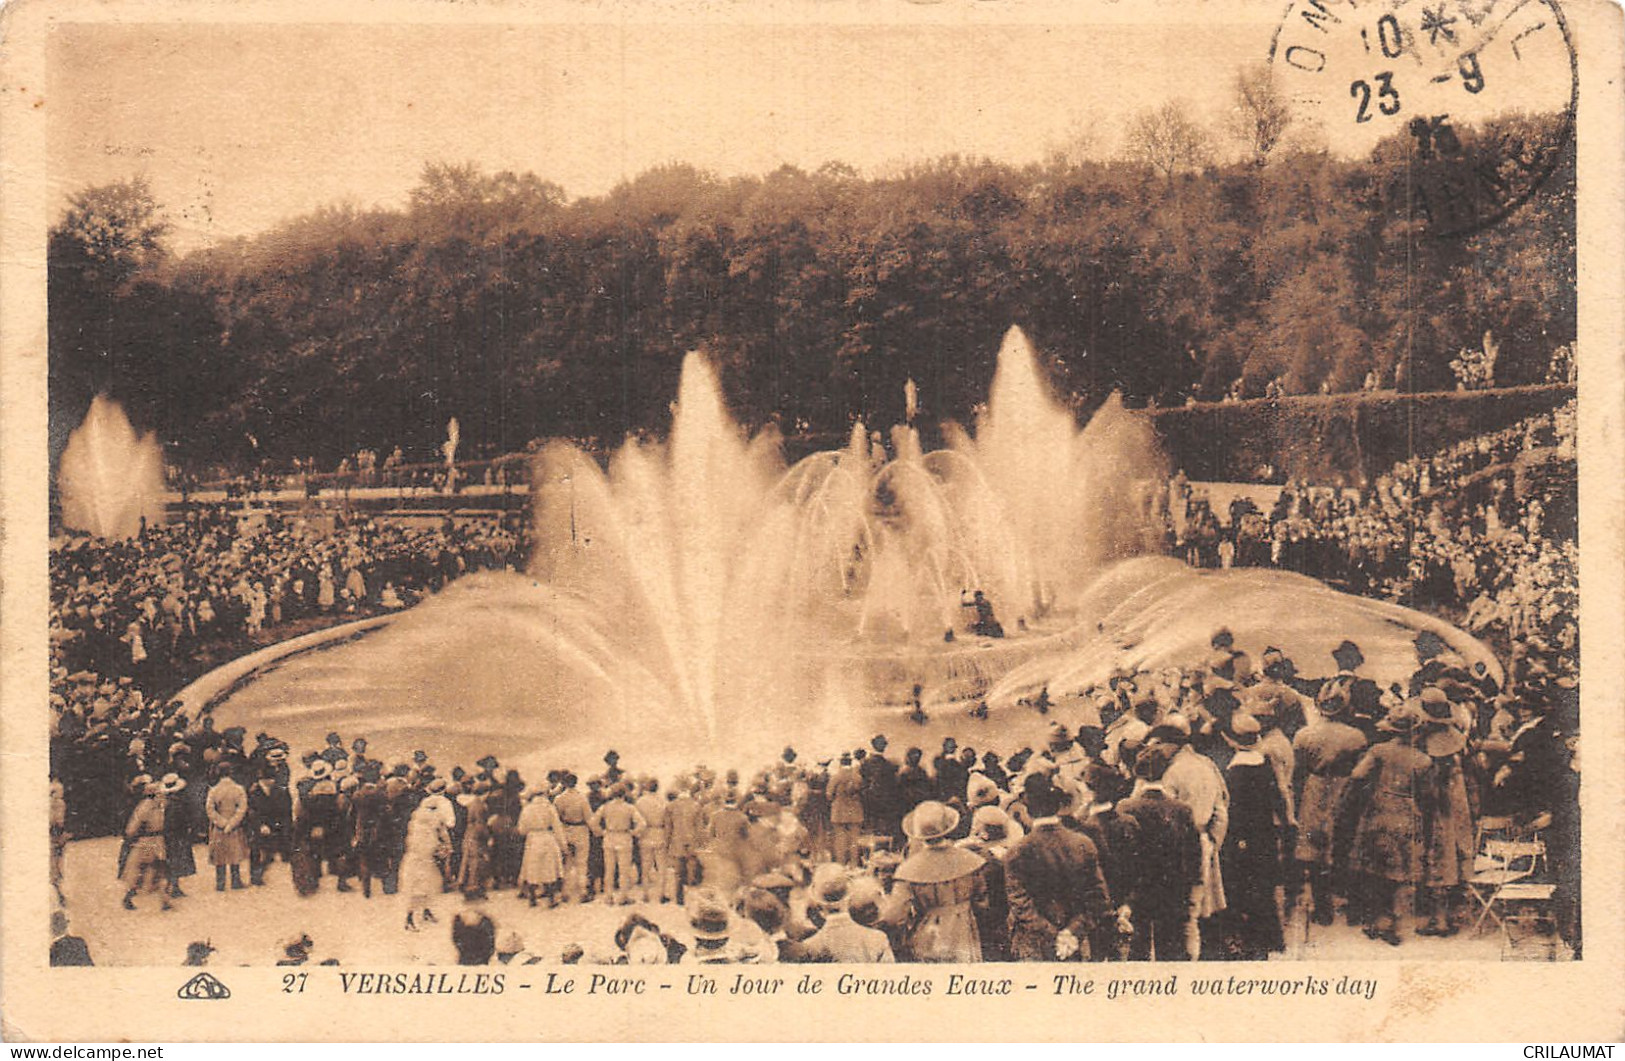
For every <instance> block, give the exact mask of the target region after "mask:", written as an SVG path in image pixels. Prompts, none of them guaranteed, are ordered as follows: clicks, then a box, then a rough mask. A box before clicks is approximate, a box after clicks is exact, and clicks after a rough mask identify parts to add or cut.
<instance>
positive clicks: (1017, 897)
mask: <svg viewBox="0 0 1625 1061" xmlns="http://www.w3.org/2000/svg"><path fill="white" fill-rule="evenodd" d="M1065 800H1066V796H1065V794H1063V793H1062V792H1061V791H1060V790H1058V789H1057V788H1056V787H1055V785H1054V784H1053V782H1051V780H1050V779H1049V777H1048V776H1047V775H1044V774H1032V775H1029V776H1028V778H1027V782H1026V785H1025V787H1024V789H1023V801H1024V802H1025V803H1026V805H1027V811H1028V813H1030V814H1031V815H1032V818H1033V830H1032V832H1030V833H1028V834H1027V835H1026V836H1025V837H1023V838H1022V839H1021V842H1020V843H1018V844H1016V846H1015V847H1014V848H1012V849H1011V851H1010V854H1009V857H1008V858H1007V859H1006V860H1005V890H1006V894H1007V895H1008V898H1009V902H1010V953H1011V957H1012V958H1014V959H1015V960H1016V961H1055V960H1056V959H1060V960H1062V961H1066V960H1069V959H1073V960H1078V959H1083V958H1087V957H1088V956H1089V955H1088V953H1087V952H1088V950H1089V943H1088V941H1089V940H1091V939H1094V938H1096V934H1097V932H1098V931H1099V926H1100V924H1101V922H1103V921H1104V920H1106V919H1107V918H1108V917H1110V916H1111V913H1112V911H1111V897H1110V896H1109V895H1108V894H1107V892H1106V881H1105V879H1104V878H1103V877H1102V876H1101V872H1100V859H1099V855H1098V854H1097V852H1096V851H1095V845H1094V844H1093V843H1092V842H1090V840H1089V838H1088V837H1086V836H1083V835H1082V834H1080V833H1077V832H1074V831H1073V830H1071V829H1067V828H1065V827H1063V826H1062V825H1061V819H1060V817H1059V815H1060V811H1061V806H1062V804H1063V803H1064V802H1065Z"/></svg>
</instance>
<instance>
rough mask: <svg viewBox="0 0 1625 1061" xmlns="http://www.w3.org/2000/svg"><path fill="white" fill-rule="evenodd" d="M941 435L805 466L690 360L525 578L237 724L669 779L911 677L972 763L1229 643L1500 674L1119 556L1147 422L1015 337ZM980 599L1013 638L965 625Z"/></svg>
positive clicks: (249, 694)
mask: <svg viewBox="0 0 1625 1061" xmlns="http://www.w3.org/2000/svg"><path fill="white" fill-rule="evenodd" d="M944 435H945V438H946V440H947V442H946V445H945V446H944V448H942V449H938V450H936V451H934V452H930V453H927V452H924V451H923V447H922V446H921V442H920V437H919V435H918V434H917V432H916V431H915V429H914V428H913V427H912V425H910V424H903V425H900V426H898V427H895V428H893V429H892V432H891V434H890V450H889V452H888V450H887V448H886V446H885V445H884V444H883V442H882V440H881V436H880V434H879V433H871V432H870V431H869V430H868V429H867V428H866V427H865V426H864V425H863V424H861V423H858V424H854V425H853V426H852V431H851V435H850V438H849V441H848V443H847V445H846V447H845V448H844V449H842V450H832V451H827V452H823V453H815V454H813V455H811V456H809V457H807V458H806V459H804V460H801V461H799V462H797V463H796V464H795V465H794V466H793V467H788V468H787V467H786V466H785V461H784V458H783V456H782V452H781V446H780V440H779V438H778V436H777V435H776V434H775V433H774V432H772V431H771V430H769V431H764V432H762V433H761V434H758V435H757V436H756V437H754V438H752V437H750V436H749V435H748V434H747V433H746V432H745V431H744V430H743V429H742V428H741V427H740V426H739V425H738V424H737V423H735V422H734V421H733V420H732V419H731V418H730V417H729V415H728V412H727V409H726V407H725V405H724V402H723V398H722V391H721V388H720V386H719V384H718V381H717V378H716V375H715V372H714V371H713V370H712V368H711V366H710V365H709V364H708V363H707V362H706V360H705V359H704V358H703V357H701V356H699V355H690V356H689V358H688V359H687V361H685V363H684V366H683V374H682V381H681V384H680V388H679V394H678V398H677V403H676V410H675V415H674V419H673V426H672V432H671V435H670V437H669V438H668V439H667V440H666V441H665V442H663V443H654V442H646V441H641V440H634V441H629V442H627V443H626V444H625V445H624V446H623V447H622V448H621V449H620V451H619V452H617V453H616V454H615V456H614V457H613V458H612V459H611V461H610V462H609V466H608V468H607V469H605V468H601V467H599V465H598V463H597V462H596V461H595V460H594V459H593V458H592V457H590V456H589V455H587V454H586V453H584V452H582V451H581V450H579V449H577V448H575V447H573V446H570V445H566V444H563V443H558V444H554V445H552V446H549V447H547V448H545V449H544V450H543V452H542V453H541V454H540V455H539V456H538V459H537V467H536V470H535V472H536V473H535V476H534V480H535V483H534V487H533V490H534V496H533V509H534V513H535V521H536V546H535V553H534V561H533V568H532V571H531V572H530V573H529V575H528V576H520V575H515V574H498V573H485V574H476V575H471V576H469V577H467V578H464V579H459V580H458V581H457V582H456V583H455V584H453V585H452V586H450V587H448V588H447V589H446V590H445V591H444V592H442V593H440V594H439V595H438V596H437V597H436V598H435V599H434V600H431V601H429V602H427V603H425V604H423V605H421V606H420V607H417V608H413V609H412V610H410V611H409V612H406V613H405V614H403V615H401V616H399V617H398V618H395V619H393V620H391V621H390V623H389V625H388V627H387V628H385V629H383V630H382V631H381V632H379V633H377V634H376V635H372V636H369V637H368V638H367V639H366V640H365V641H362V642H360V643H357V644H352V645H345V646H342V647H336V648H334V649H333V650H332V651H331V652H321V653H309V654H305V655H303V656H301V657H299V658H297V659H290V660H287V661H284V662H282V663H280V664H279V665H278V666H277V667H275V668H271V669H270V670H269V672H268V673H267V674H266V675H265V676H264V677H261V678H257V679H255V680H254V681H252V682H250V683H248V684H247V685H245V686H243V687H241V688H239V689H236V690H235V691H233V692H231V693H230V695H229V697H228V702H227V704H226V705H224V707H223V710H222V712H221V713H220V714H219V716H218V717H221V718H222V719H223V720H224V719H225V718H234V719H236V720H237V721H239V722H241V723H242V724H244V725H254V726H263V727H267V729H268V730H270V731H274V732H278V733H282V734H285V735H286V736H288V737H289V739H293V740H296V741H304V742H306V743H308V744H309V745H310V746H313V747H315V746H319V745H320V744H321V741H322V739H323V735H324V734H326V733H328V732H331V731H334V730H339V731H343V732H350V731H359V732H362V733H365V734H366V735H367V737H368V739H369V740H371V741H374V742H375V743H376V746H377V747H378V748H380V749H384V748H389V749H393V753H394V754H407V753H409V751H410V750H411V749H414V748H428V747H432V748H435V749H437V751H436V754H437V756H439V755H445V756H446V757H448V758H449V759H450V760H451V761H459V760H460V761H463V762H471V761H473V760H474V759H477V758H478V757H480V756H483V755H485V754H488V753H492V752H495V753H496V754H498V755H499V756H501V757H502V759H503V761H504V762H505V763H506V762H511V761H515V760H520V761H524V762H525V763H526V764H527V776H528V774H529V773H530V767H532V766H536V767H540V766H544V765H545V766H547V767H556V766H558V765H560V764H561V763H562V764H571V765H573V766H576V767H578V768H586V767H591V766H592V765H593V764H595V763H596V762H597V761H598V759H599V757H600V756H601V755H602V754H603V750H604V749H605V748H608V747H614V748H616V749H618V750H619V751H620V752H621V753H622V754H623V755H626V756H627V761H628V762H637V763H639V764H640V768H649V769H664V768H667V767H676V766H692V765H693V764H694V763H695V762H696V761H701V760H704V761H709V762H710V763H712V764H713V765H717V764H719V763H720V764H729V765H739V764H751V763H757V764H759V763H763V762H768V761H771V760H772V759H773V758H774V757H776V755H777V753H778V750H779V749H780V748H782V747H783V746H784V744H785V743H787V742H788V743H792V744H794V745H795V746H796V747H797V748H800V749H802V750H803V751H804V752H808V751H822V752H824V753H828V752H830V751H831V750H837V749H839V748H842V747H851V746H852V742H853V741H854V740H860V739H861V738H862V736H863V735H865V734H867V733H872V732H874V729H873V728H871V727H879V728H881V729H887V728H888V727H891V726H895V725H898V724H902V719H903V718H904V715H905V710H906V709H905V708H903V707H902V706H901V705H902V703H903V702H904V700H905V699H906V698H907V697H908V696H909V691H910V689H911V688H912V686H913V685H914V684H915V683H921V684H923V685H924V686H925V698H926V700H927V702H928V703H929V704H930V705H931V722H930V725H931V726H934V727H939V729H937V730H936V731H934V732H932V734H931V735H932V736H940V735H942V734H944V733H953V732H956V727H964V726H966V725H968V724H971V723H969V721H968V720H967V719H966V718H965V714H964V711H965V703H966V701H967V700H985V701H986V702H987V703H988V704H989V705H990V707H991V711H990V714H989V719H988V721H987V722H985V723H976V724H975V725H977V726H981V725H986V726H988V727H991V728H990V729H987V730H981V729H978V730H977V732H978V733H980V734H982V735H981V736H979V737H978V743H979V744H980V743H983V742H985V741H988V740H993V739H994V735H995V734H1002V735H1003V737H1001V738H999V739H1003V738H1006V737H1007V738H1009V739H1011V740H1017V741H1023V742H1029V743H1030V742H1031V741H1033V740H1035V739H1041V738H1042V727H1043V726H1044V725H1046V724H1047V720H1045V719H1043V718H1042V717H1041V716H1039V715H1038V714H1037V713H1036V712H1032V711H1027V710H1024V709H1021V708H1019V707H1016V706H1015V705H1016V704H1017V702H1018V701H1019V699H1021V698H1023V697H1030V696H1032V695H1033V694H1034V693H1035V692H1036V691H1037V690H1038V689H1041V688H1042V689H1047V690H1048V691H1049V692H1050V693H1051V695H1052V699H1053V700H1054V701H1055V702H1056V703H1057V705H1058V707H1057V712H1058V713H1060V714H1061V715H1062V716H1063V717H1066V718H1071V716H1070V715H1069V714H1067V713H1068V712H1071V711H1073V710H1075V709H1076V707H1077V704H1078V703H1079V699H1078V693H1079V691H1080V690H1082V689H1083V688H1084V687H1085V686H1087V685H1088V684H1090V683H1091V682H1095V681H1101V680H1104V678H1105V677H1106V675H1107V674H1109V673H1110V672H1111V670H1112V669H1113V668H1115V667H1117V666H1123V665H1128V666H1134V667H1141V666H1145V667H1161V666H1164V665H1167V664H1200V662H1201V661H1202V660H1204V659H1205V658H1206V656H1207V654H1208V646H1209V637H1210V635H1211V633H1212V631H1213V630H1214V629H1215V628H1216V627H1217V626H1220V625H1224V626H1227V627H1229V628H1230V629H1231V630H1232V631H1233V632H1234V634H1235V636H1236V641H1237V644H1238V645H1240V646H1242V647H1243V648H1245V649H1246V650H1248V651H1249V652H1252V653H1254V654H1255V656H1256V654H1257V653H1260V652H1262V651H1263V649H1264V648H1265V647H1266V646H1268V645H1277V646H1281V647H1284V648H1286V649H1287V650H1288V651H1289V652H1290V653H1291V654H1292V656H1293V658H1295V659H1298V660H1300V661H1302V665H1303V666H1304V667H1305V672H1306V673H1314V670H1313V668H1315V667H1316V666H1317V661H1320V662H1321V663H1322V664H1324V663H1327V662H1329V661H1330V657H1329V653H1330V651H1331V649H1332V647H1333V646H1335V645H1336V644H1337V643H1338V642H1339V641H1340V640H1341V639H1342V638H1345V637H1350V638H1353V639H1355V640H1356V641H1358V642H1359V644H1360V645H1361V647H1362V649H1363V651H1364V652H1365V654H1366V657H1367V660H1368V664H1367V673H1370V674H1373V675H1374V676H1378V677H1382V676H1386V678H1385V680H1393V679H1396V678H1402V677H1403V676H1405V675H1406V674H1408V673H1409V671H1410V668H1411V665H1412V663H1413V661H1414V652H1413V650H1412V646H1411V638H1412V637H1413V636H1414V631H1415V630H1417V629H1434V630H1435V631H1436V632H1438V633H1440V634H1441V636H1444V637H1445V639H1446V641H1447V642H1448V643H1450V644H1451V645H1452V647H1453V648H1455V649H1457V650H1458V651H1459V652H1460V653H1461V655H1462V657H1463V658H1464V659H1466V660H1468V661H1469V662H1474V661H1479V660H1483V661H1485V662H1486V665H1487V666H1489V667H1490V668H1491V670H1492V671H1493V670H1494V669H1495V665H1494V661H1493V658H1492V657H1491V656H1490V654H1489V652H1488V650H1486V649H1484V647H1483V646H1482V645H1479V644H1478V643H1477V642H1475V641H1473V640H1472V639H1471V638H1470V637H1467V636H1466V635H1464V634H1462V633H1461V632H1460V631H1456V630H1453V629H1451V628H1449V627H1446V626H1444V625H1443V624H1441V623H1439V622H1438V621H1437V620H1433V619H1430V618H1428V617H1426V616H1421V615H1418V614H1416V613H1413V612H1407V611H1405V609H1402V608H1399V607H1397V606H1395V605H1391V604H1385V603H1382V602H1378V601H1371V600H1365V599H1362V598H1358V597H1352V596H1349V595H1347V594H1342V593H1337V592H1335V591H1333V590H1331V589H1329V588H1327V587H1326V586H1324V585H1322V584H1320V583H1318V582H1315V581H1314V580H1312V579H1309V578H1305V577H1303V576H1300V575H1293V574H1289V573H1286V572H1279V571H1268V570H1259V569H1240V570H1232V571H1199V570H1194V569H1191V568H1188V567H1186V566H1185V565H1184V564H1182V563H1181V562H1179V561H1177V560H1174V559H1171V558H1168V557H1162V556H1155V555H1152V556H1139V557H1137V558H1135V559H1126V560H1125V558H1128V557H1132V556H1135V554H1137V553H1141V552H1148V553H1155V552H1157V550H1156V548H1155V547H1154V543H1152V542H1151V541H1149V540H1148V538H1151V537H1154V536H1155V534H1154V528H1155V527H1156V524H1155V523H1154V521H1152V520H1149V519H1147V518H1146V515H1145V514H1146V509H1147V507H1148V497H1147V494H1146V490H1145V488H1146V487H1148V486H1149V485H1150V483H1151V482H1155V481H1158V477H1159V476H1160V475H1161V473H1162V472H1163V471H1164V470H1165V469H1164V466H1163V463H1162V460H1161V458H1160V456H1159V455H1158V452H1157V447H1156V445H1155V442H1154V438H1153V434H1152V428H1151V426H1150V425H1149V424H1148V423H1147V422H1146V420H1145V418H1143V417H1141V416H1139V415H1136V414H1134V413H1131V412H1129V411H1128V410H1125V409H1124V408H1123V407H1122V405H1121V403H1120V402H1118V401H1117V400H1116V399H1115V398H1113V399H1111V400H1108V401H1107V402H1106V403H1105V404H1104V405H1103V406H1101V408H1100V409H1099V410H1097V411H1096V413H1095V415H1094V416H1093V418H1092V419H1091V420H1090V422H1089V424H1088V426H1086V427H1084V428H1083V429H1082V430H1079V428H1078V426H1077V421H1076V419H1075V417H1074V416H1073V414H1072V412H1071V410H1069V409H1068V408H1067V407H1066V406H1064V405H1063V404H1061V403H1060V402H1058V401H1057V400H1056V399H1055V397H1054V396H1053V395H1052V393H1051V392H1050V389H1049V388H1048V387H1047V386H1046V385H1045V382H1044V379H1043V375H1042V373H1041V371H1040V368H1039V365H1038V362H1037V359H1036V358H1035V356H1034V354H1033V351H1032V349H1031V347H1030V346H1029V345H1028V343H1027V341H1026V339H1025V338H1024V337H1023V336H1022V335H1021V333H1020V332H1019V331H1015V330H1012V331H1011V332H1010V334H1009V335H1008V336H1007V337H1006V339H1005V342H1004V345H1003V347H1002V349H1001V350H1000V352H999V359H998V368H997V372H996V374H995V377H994V381H993V387H992V391H991V394H990V396H989V400H988V404H987V407H986V409H985V410H983V411H982V412H981V414H980V415H979V416H978V417H977V418H976V421H975V423H974V425H973V429H972V430H961V429H959V428H957V427H953V426H952V425H949V426H947V427H946V428H945V431H944ZM448 441H449V440H448ZM1119 561H1124V562H1119ZM976 589H980V590H982V591H983V592H984V594H985V595H986V596H987V598H989V599H990V600H991V601H992V602H993V605H994V607H995V608H996V609H997V610H998V616H999V619H1000V620H1001V621H1002V624H1003V626H1004V629H1005V632H1006V634H1007V636H1006V637H1004V638H994V637H989V636H982V633H979V632H977V631H975V630H973V629H972V628H971V623H970V620H971V619H972V618H974V615H973V614H972V613H971V612H970V611H969V610H968V609H966V608H964V607H962V604H961V601H962V599H963V598H962V594H963V593H964V592H965V591H971V590H976ZM950 630H951V631H953V632H954V635H955V636H954V637H953V639H952V640H949V639H947V638H946V637H945V634H946V633H947V632H948V631H950ZM984 632H985V631H984ZM210 695H212V694H210ZM1023 727H1026V728H1025V729H1024V728H1023ZM1034 729H1036V730H1037V732H1033V730H1034ZM891 732H892V733H893V735H894V736H895V735H896V730H895V729H894V730H892V731H891ZM957 732H959V733H960V735H963V733H964V732H965V731H964V730H963V729H962V728H959V729H958V730H957ZM1018 734H1019V735H1018ZM916 739H917V740H918V741H919V742H921V743H922V744H923V743H924V742H925V741H926V740H927V731H925V730H922V731H920V732H919V733H918V734H917V736H916Z"/></svg>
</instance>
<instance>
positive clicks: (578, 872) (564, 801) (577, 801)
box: [553, 774, 593, 903]
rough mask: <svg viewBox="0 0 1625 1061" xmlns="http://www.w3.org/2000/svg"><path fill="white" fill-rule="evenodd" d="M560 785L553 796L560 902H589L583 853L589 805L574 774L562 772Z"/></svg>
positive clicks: (589, 832)
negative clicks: (559, 837)
mask: <svg viewBox="0 0 1625 1061" xmlns="http://www.w3.org/2000/svg"><path fill="white" fill-rule="evenodd" d="M561 783H562V784H563V786H564V787H563V789H562V790H561V791H560V792H559V793H558V795H556V796H554V797H553V809H554V810H555V811H557V812H558V816H559V824H560V825H562V826H563V828H564V833H563V836H564V840H563V843H562V844H561V845H560V853H561V854H562V856H563V858H564V889H563V892H564V893H563V901H564V902H567V903H568V902H578V903H584V902H589V901H591V899H592V895H591V892H590V890H589V887H588V883H587V856H588V853H589V852H588V848H589V847H590V843H591V837H592V829H591V827H590V826H589V825H588V821H589V819H590V818H591V817H592V813H593V808H592V805H591V804H590V803H589V802H588V801H587V797H586V796H584V795H582V793H581V792H580V791H579V790H578V789H577V788H576V784H577V780H576V776H575V775H574V774H566V775H564V777H563V779H562V782H561Z"/></svg>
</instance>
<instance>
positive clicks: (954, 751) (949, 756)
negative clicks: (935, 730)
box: [931, 737, 970, 803]
mask: <svg viewBox="0 0 1625 1061" xmlns="http://www.w3.org/2000/svg"><path fill="white" fill-rule="evenodd" d="M931 769H932V770H933V771H935V773H936V778H937V797H936V798H937V799H939V800H941V801H942V802H944V803H950V802H952V801H954V800H961V801H962V800H964V798H965V783H966V782H967V781H968V780H969V779H970V770H969V769H967V768H966V766H965V764H964V763H962V762H960V760H959V743H958V742H957V741H955V740H954V739H953V738H952V737H944V738H942V754H941V755H938V756H937V757H936V759H934V760H932V763H931Z"/></svg>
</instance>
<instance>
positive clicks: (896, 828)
mask: <svg viewBox="0 0 1625 1061" xmlns="http://www.w3.org/2000/svg"><path fill="white" fill-rule="evenodd" d="M869 747H870V748H871V749H873V751H872V753H871V754H869V755H866V756H865V757H864V759H863V761H862V762H861V763H859V764H858V775H859V777H861V778H862V779H863V815H864V823H865V824H866V825H867V827H868V829H869V831H870V832H871V833H874V834H875V835H876V836H882V837H887V838H891V839H895V838H896V837H898V836H900V835H902V823H903V811H904V809H905V808H904V807H903V806H902V795H901V793H900V792H899V790H898V786H897V763H896V762H894V761H893V760H891V759H889V758H887V757H886V748H887V742H886V735H885V734H883V733H881V734H877V735H876V736H875V737H874V738H873V739H872V740H870V742H869Z"/></svg>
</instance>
